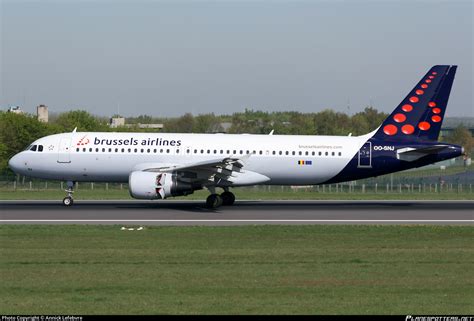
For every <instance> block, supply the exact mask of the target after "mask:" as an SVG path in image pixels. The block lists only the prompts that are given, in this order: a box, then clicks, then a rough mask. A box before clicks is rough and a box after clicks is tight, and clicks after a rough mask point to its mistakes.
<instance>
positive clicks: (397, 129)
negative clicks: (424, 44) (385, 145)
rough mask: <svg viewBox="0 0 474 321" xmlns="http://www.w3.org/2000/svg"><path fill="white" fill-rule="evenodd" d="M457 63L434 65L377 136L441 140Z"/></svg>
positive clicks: (385, 122)
mask: <svg viewBox="0 0 474 321" xmlns="http://www.w3.org/2000/svg"><path fill="white" fill-rule="evenodd" d="M456 68H457V66H434V67H432V68H431V69H430V70H429V71H428V73H427V74H426V75H425V76H424V77H423V78H422V79H421V80H420V82H418V84H417V85H416V86H415V87H414V88H413V89H412V90H411V91H410V93H409V94H408V96H406V97H405V99H403V100H402V102H401V103H400V105H398V107H397V108H396V109H395V110H394V111H393V112H392V114H391V115H390V116H389V117H388V118H387V119H385V121H384V122H383V123H382V126H380V128H379V129H378V131H377V132H376V134H375V135H374V136H373V137H374V138H378V139H390V140H393V139H396V140H414V139H417V140H438V136H439V132H440V130H441V124H442V122H443V118H444V113H445V111H446V106H447V104H448V99H449V93H450V92H451V87H452V85H453V81H454V75H455V74H456Z"/></svg>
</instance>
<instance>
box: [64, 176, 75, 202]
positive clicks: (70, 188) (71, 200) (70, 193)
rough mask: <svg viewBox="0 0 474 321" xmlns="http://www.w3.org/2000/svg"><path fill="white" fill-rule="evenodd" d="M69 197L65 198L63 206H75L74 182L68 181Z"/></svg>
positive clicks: (67, 191)
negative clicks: (73, 196)
mask: <svg viewBox="0 0 474 321" xmlns="http://www.w3.org/2000/svg"><path fill="white" fill-rule="evenodd" d="M66 184H67V190H66V193H67V196H66V197H65V198H63V205H64V206H72V204H74V199H73V198H72V193H74V182H71V181H67V183H66Z"/></svg>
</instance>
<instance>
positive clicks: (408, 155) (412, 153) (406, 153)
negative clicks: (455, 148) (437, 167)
mask: <svg viewBox="0 0 474 321" xmlns="http://www.w3.org/2000/svg"><path fill="white" fill-rule="evenodd" d="M448 147H449V146H448V145H434V146H429V147H423V148H413V147H406V148H401V149H399V150H397V159H399V160H402V161H406V162H413V161H416V160H417V159H420V158H422V157H424V156H428V155H431V154H436V153H438V152H440V151H442V150H443V149H445V148H448Z"/></svg>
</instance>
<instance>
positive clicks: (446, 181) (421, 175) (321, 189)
mask: <svg viewBox="0 0 474 321" xmlns="http://www.w3.org/2000/svg"><path fill="white" fill-rule="evenodd" d="M473 188H474V168H472V167H471V166H469V167H464V166H452V167H449V168H444V169H440V168H431V169H420V170H410V171H404V172H399V173H394V174H389V175H383V176H379V177H374V178H368V179H363V180H358V181H352V182H345V183H339V184H326V185H314V186H313V185H308V186H275V185H271V186H253V187H247V188H245V189H248V190H249V191H262V192H264V191H267V192H297V191H300V192H301V191H303V192H316V193H376V194H377V193H444V192H449V193H474V191H473ZM65 189H66V183H65V182H62V181H47V180H41V179H34V178H30V177H27V176H19V175H14V174H12V173H6V174H5V175H2V176H0V191H25V190H32V191H33V190H35V191H38V190H65ZM75 190H76V191H79V190H91V191H94V190H97V191H107V190H128V184H126V183H103V182H100V183H99V182H81V183H76V185H75Z"/></svg>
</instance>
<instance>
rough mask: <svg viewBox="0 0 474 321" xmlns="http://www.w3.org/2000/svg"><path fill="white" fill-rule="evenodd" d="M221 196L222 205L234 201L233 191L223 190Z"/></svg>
mask: <svg viewBox="0 0 474 321" xmlns="http://www.w3.org/2000/svg"><path fill="white" fill-rule="evenodd" d="M221 197H222V205H224V206H230V205H234V202H235V195H234V193H231V192H224V193H222V194H221Z"/></svg>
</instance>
